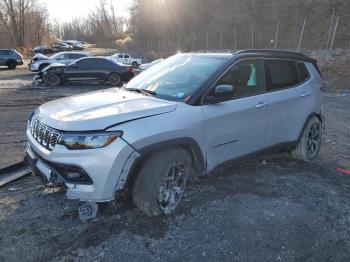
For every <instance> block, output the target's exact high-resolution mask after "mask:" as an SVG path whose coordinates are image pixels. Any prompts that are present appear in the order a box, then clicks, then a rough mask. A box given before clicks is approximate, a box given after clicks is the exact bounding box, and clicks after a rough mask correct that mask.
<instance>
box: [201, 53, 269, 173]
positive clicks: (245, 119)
mask: <svg viewBox="0 0 350 262" xmlns="http://www.w3.org/2000/svg"><path fill="white" fill-rule="evenodd" d="M218 85H232V86H233V87H234V89H235V94H234V96H233V97H232V99H231V100H229V101H225V102H219V103H214V104H204V105H203V106H202V109H203V113H204V117H205V119H206V129H205V132H206V149H207V165H208V171H210V170H212V169H213V168H214V167H216V166H217V165H219V164H221V163H223V162H226V161H228V160H231V159H233V158H237V157H240V156H243V155H246V154H249V153H252V152H254V151H258V150H260V149H262V148H264V147H266V146H268V138H269V134H268V132H269V121H268V111H267V108H268V106H269V105H270V100H269V97H268V95H267V94H266V93H265V83H264V67H263V61H262V59H255V58H254V59H244V60H240V61H238V62H236V63H235V64H234V65H233V66H231V68H230V69H229V70H228V71H227V72H226V73H225V74H224V75H223V76H222V77H221V78H220V79H219V80H218V81H217V83H216V84H215V85H214V86H213V88H215V86H218ZM211 92H213V91H211ZM208 95H211V94H210V92H209V94H208Z"/></svg>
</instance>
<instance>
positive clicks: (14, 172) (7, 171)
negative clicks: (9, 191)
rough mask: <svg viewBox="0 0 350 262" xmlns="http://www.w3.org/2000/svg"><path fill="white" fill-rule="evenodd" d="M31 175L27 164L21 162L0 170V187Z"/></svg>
mask: <svg viewBox="0 0 350 262" xmlns="http://www.w3.org/2000/svg"><path fill="white" fill-rule="evenodd" d="M30 173H31V170H30V168H29V167H28V164H27V163H26V162H25V161H23V162H20V163H17V164H14V165H11V166H9V167H6V168H3V169H1V170H0V186H3V185H5V184H7V183H10V182H11V181H14V180H16V179H18V178H21V177H23V176H25V175H28V174H30Z"/></svg>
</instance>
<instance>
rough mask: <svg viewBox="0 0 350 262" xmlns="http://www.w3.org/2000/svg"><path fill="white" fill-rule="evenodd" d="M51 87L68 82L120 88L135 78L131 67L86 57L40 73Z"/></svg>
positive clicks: (104, 59) (99, 58)
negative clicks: (96, 83)
mask: <svg viewBox="0 0 350 262" xmlns="http://www.w3.org/2000/svg"><path fill="white" fill-rule="evenodd" d="M39 76H41V77H42V79H43V80H44V82H45V83H46V84H47V85H50V86H56V85H60V84H62V83H67V82H89V83H91V82H104V83H106V84H109V85H111V86H119V85H120V84H121V83H122V82H128V81H129V80H130V79H131V78H133V77H134V72H133V69H132V67H131V66H127V65H123V64H119V63H116V62H114V61H112V60H110V59H108V58H104V57H85V58H81V59H79V60H77V61H75V62H73V63H71V64H70V65H68V66H67V65H64V64H52V65H50V66H48V67H46V68H45V69H44V70H42V71H41V72H40V73H39Z"/></svg>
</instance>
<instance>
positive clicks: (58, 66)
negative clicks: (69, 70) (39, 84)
mask: <svg viewBox="0 0 350 262" xmlns="http://www.w3.org/2000/svg"><path fill="white" fill-rule="evenodd" d="M66 66H67V65H65V64H61V63H53V64H50V65H49V66H47V67H45V68H44V69H43V70H41V72H46V71H47V70H49V69H54V68H63V67H66Z"/></svg>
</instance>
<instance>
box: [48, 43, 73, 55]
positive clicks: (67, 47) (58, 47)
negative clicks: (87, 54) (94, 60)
mask: <svg viewBox="0 0 350 262" xmlns="http://www.w3.org/2000/svg"><path fill="white" fill-rule="evenodd" d="M52 50H53V51H54V52H55V53H57V52H62V51H72V50H73V47H72V46H71V45H68V44H66V43H63V42H61V43H56V44H54V45H52Z"/></svg>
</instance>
